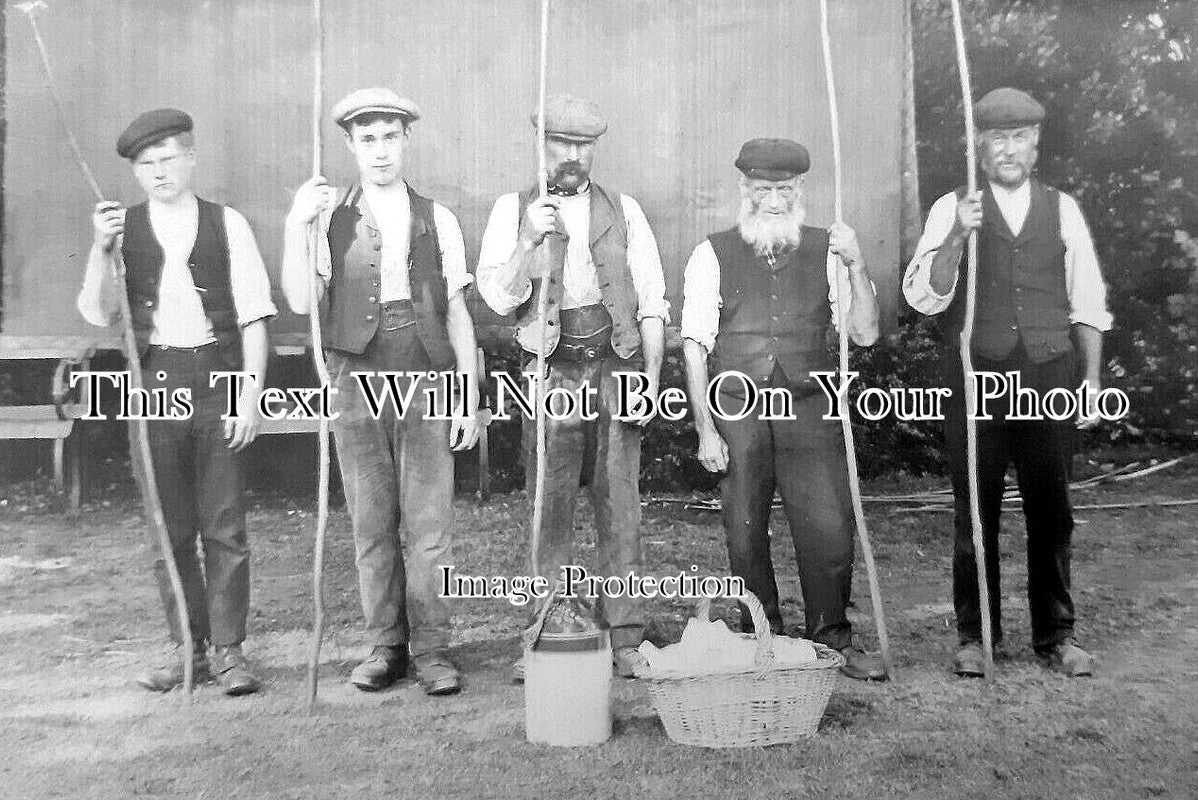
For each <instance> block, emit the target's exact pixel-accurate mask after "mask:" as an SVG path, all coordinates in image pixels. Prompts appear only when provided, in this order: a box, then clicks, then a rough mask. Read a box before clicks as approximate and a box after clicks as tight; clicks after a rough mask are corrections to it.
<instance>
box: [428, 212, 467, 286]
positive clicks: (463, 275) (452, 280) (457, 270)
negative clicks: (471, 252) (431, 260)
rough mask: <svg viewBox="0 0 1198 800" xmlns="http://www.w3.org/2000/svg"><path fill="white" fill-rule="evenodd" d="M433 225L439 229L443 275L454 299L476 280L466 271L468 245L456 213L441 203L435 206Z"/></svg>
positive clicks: (438, 238) (438, 236) (438, 239)
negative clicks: (463, 237)
mask: <svg viewBox="0 0 1198 800" xmlns="http://www.w3.org/2000/svg"><path fill="white" fill-rule="evenodd" d="M433 224H434V225H435V226H436V227H437V241H438V242H439V244H440V247H441V274H442V275H444V276H445V285H446V288H447V289H448V291H449V296H450V297H453V296H454V295H455V294H457V293H458V292H460V291H462V290H463V289H465V288H466V287H467V286H469V285H470V282H471V281H473V280H474V277H473V276H472V275H471V274H470V270H468V269H466V243H465V241H464V240H463V239H462V227H461V226H460V225H459V224H458V218H457V217H456V216H454V213H453V212H452V211H450V210H449V209H448V208H446V207H445V206H443V205H441V204H440V203H435V204H434V205H433Z"/></svg>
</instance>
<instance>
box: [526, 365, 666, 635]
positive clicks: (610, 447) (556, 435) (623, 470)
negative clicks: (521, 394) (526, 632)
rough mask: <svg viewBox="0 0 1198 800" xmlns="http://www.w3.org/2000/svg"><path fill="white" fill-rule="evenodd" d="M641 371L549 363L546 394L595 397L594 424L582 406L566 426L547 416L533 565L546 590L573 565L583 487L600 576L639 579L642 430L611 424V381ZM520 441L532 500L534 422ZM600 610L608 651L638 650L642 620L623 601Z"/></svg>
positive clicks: (603, 600) (612, 600)
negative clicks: (587, 391)
mask: <svg viewBox="0 0 1198 800" xmlns="http://www.w3.org/2000/svg"><path fill="white" fill-rule="evenodd" d="M639 369H641V367H640V364H639V362H637V361H629V360H624V359H620V358H617V357H614V356H612V357H608V358H598V359H592V360H587V361H568V360H565V359H555V358H552V357H551V358H550V360H549V363H548V365H547V370H548V377H547V388H546V392H549V391H553V390H554V389H559V388H560V389H563V390H566V391H569V392H571V393H576V392H577V391H578V390H579V389H581V388H584V387H587V386H591V387H595V389H596V393H597V397H596V402H595V403H594V404H593V406H594V410H595V411H596V412H597V418H596V419H594V420H584V419H582V416H581V414H582V409H581V407H580V406H578V407H576V408H575V409H574V413H573V414H571V415H569V416H568V417H567V418H565V419H553V418H551V417H549V416H548V415H546V419H545V425H546V428H545V500H544V509H543V512H542V524H541V539H540V546H539V547H538V548H537V552H536V557H535V563H536V564H537V565H538V566H539V567H540V574H541V575H544V576H545V578H546V579H547V580H548V581H549V585H550V586H553V585H554V583H555V582H556V581H557V580H558V578H560V577H561V567H562V566H563V565H565V564H575V563H577V562H576V560H575V557H574V506H575V502H576V498H577V495H578V488H579V483H580V481H581V482H582V483H585V484H586V485H587V486H588V487H589V490H590V496H591V505H592V507H593V508H594V511H595V539H596V544H597V547H598V551H599V563H598V564H597V565H596V567H597V569H598V574H600V575H603V576H609V575H620V576H624V575H627V574H628V573H629V572H640V571H641V535H640V525H641V496H640V487H639V475H640V463H641V429H640V428H639V427H638V426H636V425H635V424H632V423H630V422H620V421H619V420H615V419H613V418H612V414H613V412H614V411H615V410H616V382H615V378H614V377H613V376H612V373H613V372H619V371H634V370H639ZM575 396H577V394H575ZM556 407H557V404H555V408H556ZM539 411H540V409H538V412H539ZM523 437H524V452H525V460H524V464H525V478H526V479H525V486H526V487H527V489H528V491H529V493H530V494H531V493H532V492H533V490H534V487H535V486H536V469H537V466H536V465H537V459H536V424H535V422H534V421H533V420H525V423H524V428H523ZM592 574H594V573H592ZM598 602H599V607H600V609H601V610H602V612H603V615H604V617H605V618H606V619H607V622H608V624H609V625H610V626H611V643H612V647H635V646H637V645H639V644H640V643H641V641H642V640H643V639H644V620H643V617H642V616H641V611H640V608H639V607H638V604H636V603H635V602H633V601H632V600H630V599H629V598H627V597H600V598H598Z"/></svg>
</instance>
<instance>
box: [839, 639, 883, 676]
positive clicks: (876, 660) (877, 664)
mask: <svg viewBox="0 0 1198 800" xmlns="http://www.w3.org/2000/svg"><path fill="white" fill-rule="evenodd" d="M840 654H841V655H842V656H844V666H842V667H841V668H840V671H841V672H842V673H843V674H844V675H847V676H848V677H850V678H852V679H853V680H858V681H884V680H886V679H887V678H888V677H889V676H888V675H887V674H886V665H885V664H883V663H882V657H881V656H880V655H878V654H877V653H867V652H865V651H864V650H862V649H861V648H860V647H854V646H850V647H846V648H844V649H843V650H841V651H840Z"/></svg>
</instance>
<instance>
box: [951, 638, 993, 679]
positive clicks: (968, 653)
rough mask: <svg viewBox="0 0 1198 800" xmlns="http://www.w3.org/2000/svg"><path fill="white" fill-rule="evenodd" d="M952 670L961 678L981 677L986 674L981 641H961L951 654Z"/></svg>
mask: <svg viewBox="0 0 1198 800" xmlns="http://www.w3.org/2000/svg"><path fill="white" fill-rule="evenodd" d="M953 672H955V673H957V674H958V675H960V676H961V677H962V678H982V677H985V675H986V659H985V657H984V656H983V655H982V643H981V642H962V643H961V646H960V647H959V648H958V649H957V653H956V655H954V656H953Z"/></svg>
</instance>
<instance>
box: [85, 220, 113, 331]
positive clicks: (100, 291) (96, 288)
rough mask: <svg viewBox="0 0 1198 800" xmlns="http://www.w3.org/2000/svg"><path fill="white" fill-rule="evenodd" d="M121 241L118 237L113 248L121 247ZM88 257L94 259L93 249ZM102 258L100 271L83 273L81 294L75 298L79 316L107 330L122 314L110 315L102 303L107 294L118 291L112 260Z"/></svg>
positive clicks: (89, 270) (91, 270) (105, 257)
mask: <svg viewBox="0 0 1198 800" xmlns="http://www.w3.org/2000/svg"><path fill="white" fill-rule="evenodd" d="M121 239H122V237H120V236H118V237H117V240H116V244H114V245H113V247H120V246H121ZM88 257H89V258H91V257H92V256H91V249H89V250H88ZM101 258H102V259H103V261H102V262H101V268H100V269H95V270H93V269H90V268H89V269H88V270H87V271H86V272H84V273H83V285H82V286H80V287H79V294H78V295H76V296H75V308H77V309H79V315H80V316H82V317H83V318H84V319H85V320H87V321H88V322H89V323H90V324H92V325H98V326H99V327H101V328H105V327H107V326H109V325H112V324H113V323H115V322H116V321H117V319H118V317H119V316H120V312H119V311H113V312H112V313H109V312H107V311H105V310H104V307H103V305H102V304H101V303H100V298H101V297H102V296H103V295H104V294H105V292H110V293H111V292H115V291H116V289H115V288H114V285H115V282H114V281H113V280H112V263H111V258H110V257H109V256H107V255H105V256H102V257H101ZM89 266H90V265H89Z"/></svg>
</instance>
